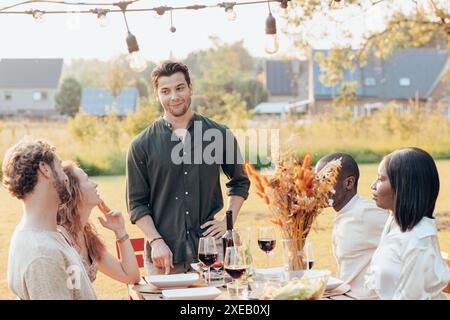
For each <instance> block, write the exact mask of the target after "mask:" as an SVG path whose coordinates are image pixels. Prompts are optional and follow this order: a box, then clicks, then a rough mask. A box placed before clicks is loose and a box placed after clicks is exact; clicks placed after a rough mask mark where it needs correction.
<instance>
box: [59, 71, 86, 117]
mask: <svg viewBox="0 0 450 320" xmlns="http://www.w3.org/2000/svg"><path fill="white" fill-rule="evenodd" d="M80 102H81V85H80V83H79V82H78V81H77V80H75V79H74V78H66V79H64V80H63V82H62V84H61V87H60V88H59V91H58V92H57V93H56V95H55V107H56V110H57V111H58V112H59V113H61V114H65V115H68V116H71V117H73V116H74V115H75V114H76V113H77V112H78V109H79V108H80Z"/></svg>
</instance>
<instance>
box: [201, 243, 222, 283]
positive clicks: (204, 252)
mask: <svg viewBox="0 0 450 320" xmlns="http://www.w3.org/2000/svg"><path fill="white" fill-rule="evenodd" d="M218 256H219V252H218V251H217V247H216V239H214V238H213V237H202V238H200V241H199V243H198V259H199V260H200V261H201V262H203V264H204V265H205V266H206V267H207V268H208V269H207V270H208V284H210V283H211V266H212V265H213V264H214V263H216V262H217V258H218Z"/></svg>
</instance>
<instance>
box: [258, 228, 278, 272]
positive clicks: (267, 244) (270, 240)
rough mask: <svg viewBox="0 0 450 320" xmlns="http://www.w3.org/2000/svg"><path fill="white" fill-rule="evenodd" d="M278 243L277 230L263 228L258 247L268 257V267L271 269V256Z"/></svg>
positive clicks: (259, 234)
mask: <svg viewBox="0 0 450 320" xmlns="http://www.w3.org/2000/svg"><path fill="white" fill-rule="evenodd" d="M276 243H277V240H276V234H275V229H274V228H273V227H261V228H259V232H258V246H259V248H260V249H261V250H262V251H264V252H265V254H266V256H267V267H269V255H271V254H272V252H273V249H275V245H276Z"/></svg>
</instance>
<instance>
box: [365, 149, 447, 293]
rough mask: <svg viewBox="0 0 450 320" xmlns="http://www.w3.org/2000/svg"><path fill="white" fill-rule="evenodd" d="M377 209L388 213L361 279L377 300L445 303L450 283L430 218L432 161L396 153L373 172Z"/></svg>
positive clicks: (434, 183) (411, 152)
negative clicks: (366, 270)
mask: <svg viewBox="0 0 450 320" xmlns="http://www.w3.org/2000/svg"><path fill="white" fill-rule="evenodd" d="M372 189H373V190H374V192H373V199H374V200H375V202H376V204H377V205H378V206H379V207H380V208H383V209H388V210H389V211H390V212H391V215H390V217H389V218H388V220H387V222H386V226H385V228H384V231H383V234H382V236H381V240H380V244H379V246H378V248H377V250H376V251H375V253H374V255H373V257H372V260H371V264H370V267H369V269H368V272H367V275H366V283H365V285H366V288H367V289H368V290H370V291H372V292H373V293H375V294H376V295H377V296H378V297H379V298H380V299H407V300H418V299H423V300H429V299H448V298H447V296H446V295H445V294H444V293H443V292H442V290H443V289H444V288H445V287H446V286H447V283H448V282H449V281H450V269H449V268H448V267H447V266H446V264H445V263H444V261H443V259H442V257H441V254H440V248H439V242H438V238H437V229H436V222H435V219H434V217H433V211H434V206H435V203H436V198H437V196H438V193H439V175H438V172H437V169H436V165H435V163H434V160H433V158H432V157H431V156H430V155H429V154H428V153H427V152H425V151H423V150H421V149H418V148H406V149H400V150H397V151H395V152H393V153H391V154H389V155H387V156H386V157H385V158H384V159H383V161H382V162H381V163H380V165H379V167H378V178H377V179H376V180H375V181H374V183H373V184H372Z"/></svg>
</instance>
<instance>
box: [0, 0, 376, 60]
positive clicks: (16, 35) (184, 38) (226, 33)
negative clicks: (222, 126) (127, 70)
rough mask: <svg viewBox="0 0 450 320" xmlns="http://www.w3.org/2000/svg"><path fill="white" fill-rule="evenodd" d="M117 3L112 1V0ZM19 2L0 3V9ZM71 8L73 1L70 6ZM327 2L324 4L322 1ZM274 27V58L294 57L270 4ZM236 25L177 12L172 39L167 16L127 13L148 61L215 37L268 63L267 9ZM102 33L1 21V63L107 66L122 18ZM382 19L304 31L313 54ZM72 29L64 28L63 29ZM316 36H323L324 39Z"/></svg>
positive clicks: (123, 49)
mask: <svg viewBox="0 0 450 320" xmlns="http://www.w3.org/2000/svg"><path fill="white" fill-rule="evenodd" d="M114 1H117V0H114ZM18 2H20V1H18V0H16V1H10V0H0V7H4V6H7V5H10V4H15V3H18ZM72 2H73V1H72ZM84 2H113V0H85V1H84ZM218 2H221V1H220V0H172V1H158V0H141V1H140V2H139V3H137V4H135V5H132V6H130V8H140V7H141V8H142V7H145V8H152V7H157V6H160V5H167V6H183V5H193V4H216V3H218ZM237 2H243V1H237ZM326 2H328V0H326ZM272 7H273V8H274V16H275V18H276V19H277V23H278V29H279V32H278V35H279V41H280V51H279V53H278V55H284V56H286V55H288V56H289V55H291V56H295V55H296V51H295V50H293V49H292V42H291V40H290V39H289V38H288V37H286V36H285V35H283V34H282V32H280V30H281V29H282V28H283V27H284V24H283V19H281V18H280V17H279V16H278V14H277V13H276V12H278V11H279V10H278V7H279V5H278V4H276V3H274V4H272ZM80 8H82V9H85V8H86V7H76V6H62V5H56V4H31V5H24V6H20V7H17V8H15V10H29V9H41V10H45V9H47V10H54V9H60V10H74V11H76V10H79V9H80ZM235 11H236V13H237V19H236V21H233V22H230V21H228V20H227V18H226V15H225V11H224V9H223V8H211V9H204V10H197V11H193V10H188V11H181V10H177V11H174V13H173V19H174V26H175V27H176V28H177V31H176V32H175V33H171V32H170V31H169V28H170V14H169V13H166V14H164V15H163V16H162V17H159V18H155V14H154V13H153V12H139V13H127V17H128V24H129V27H130V30H131V32H132V33H133V34H134V35H135V36H136V37H137V39H138V42H139V46H140V49H141V53H142V55H143V57H144V58H146V59H148V60H151V61H155V62H158V61H161V60H164V59H167V58H169V57H170V55H172V56H173V57H175V58H179V59H183V58H184V57H186V55H187V54H188V53H189V52H192V51H196V50H202V49H206V48H208V47H210V46H211V45H212V42H211V41H210V36H218V37H219V38H220V39H221V40H222V41H223V42H227V43H231V42H235V41H239V40H243V41H244V45H245V47H246V48H247V49H248V50H249V52H250V53H251V54H252V55H254V56H259V57H270V55H268V54H266V53H265V51H264V44H265V29H264V28H265V19H266V18H267V15H268V7H267V4H265V3H263V4H253V5H245V6H237V7H235ZM108 19H109V25H108V27H107V28H102V27H100V26H99V23H98V20H97V17H96V16H95V15H94V14H81V15H47V16H44V21H43V22H42V23H37V22H35V21H34V19H33V18H32V17H31V16H30V15H0V58H57V57H63V58H64V59H65V60H66V61H67V62H70V61H71V60H72V59H77V58H98V59H101V60H107V59H109V58H112V57H114V56H116V55H118V54H121V53H127V46H126V42H125V38H126V28H125V24H124V20H123V17H122V14H120V13H114V14H113V13H111V14H109V15H108ZM380 19H382V13H380V10H378V13H377V12H376V11H375V10H374V11H373V12H372V13H370V14H369V15H366V16H359V17H357V18H355V19H346V18H345V16H344V15H342V16H341V19H340V20H339V19H338V21H337V22H330V20H329V19H328V18H327V17H326V16H321V17H318V18H317V20H316V21H315V22H314V23H313V24H311V25H310V26H309V27H308V29H309V30H310V32H311V33H315V38H316V40H315V43H314V46H315V47H316V48H324V47H329V46H330V45H332V44H335V43H339V41H341V40H340V36H341V35H342V32H340V28H350V29H351V30H353V32H354V33H355V34H356V37H355V38H356V39H360V37H361V35H362V34H363V33H364V31H365V30H367V28H371V27H372V28H376V27H377V26H378V27H379V26H380V25H381V24H380V21H381V20H380ZM71 22H72V25H73V26H74V27H72V28H69V27H68V25H70V24H71ZM321 30H328V31H331V32H329V33H330V35H328V38H327V39H324V37H323V36H322V35H321V33H320V32H322V31H321Z"/></svg>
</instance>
